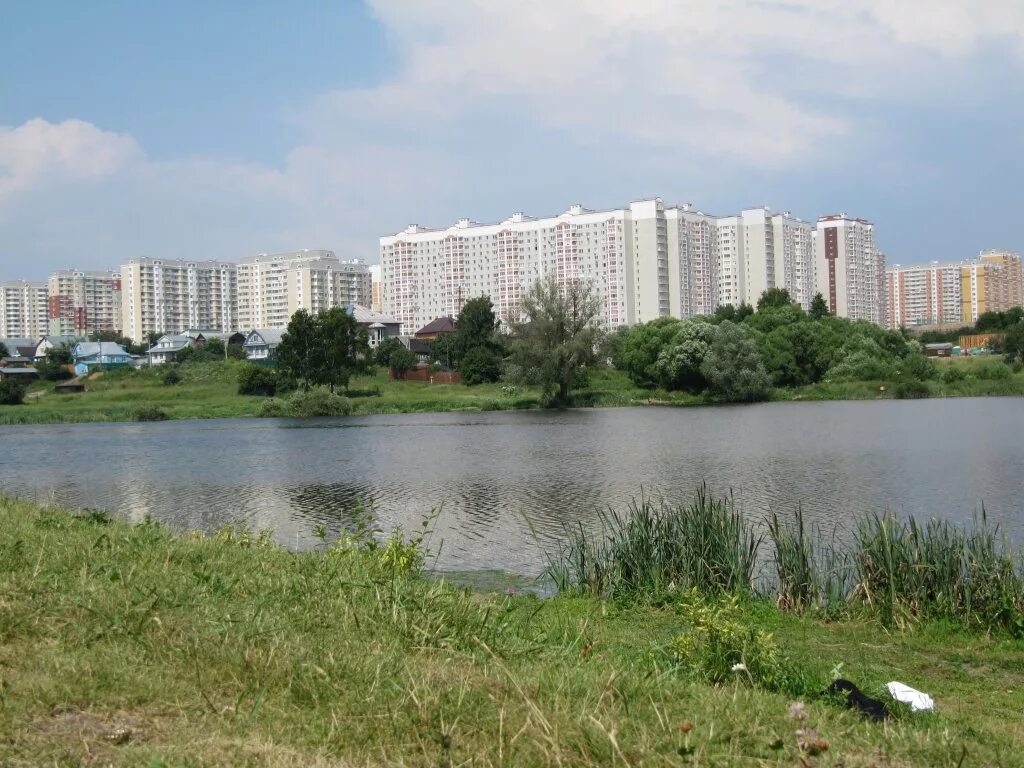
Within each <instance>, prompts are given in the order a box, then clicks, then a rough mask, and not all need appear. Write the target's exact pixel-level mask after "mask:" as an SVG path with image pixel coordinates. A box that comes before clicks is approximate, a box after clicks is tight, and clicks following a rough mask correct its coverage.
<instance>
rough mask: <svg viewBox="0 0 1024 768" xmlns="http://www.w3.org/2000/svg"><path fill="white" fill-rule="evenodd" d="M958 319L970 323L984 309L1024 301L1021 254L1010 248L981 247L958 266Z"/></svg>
mask: <svg viewBox="0 0 1024 768" xmlns="http://www.w3.org/2000/svg"><path fill="white" fill-rule="evenodd" d="M960 281H961V282H960V292H961V297H960V300H961V321H962V322H963V323H965V324H968V323H974V322H976V321H977V320H978V316H979V315H981V314H982V313H984V312H1005V311H1006V310H1007V309H1010V308H1011V307H1019V306H1022V305H1024V282H1022V276H1021V257H1020V255H1019V254H1017V253H1014V252H1012V251H999V250H994V251H982V252H981V253H980V254H979V255H978V258H977V259H975V260H973V261H970V262H966V263H964V264H962V265H961V267H960Z"/></svg>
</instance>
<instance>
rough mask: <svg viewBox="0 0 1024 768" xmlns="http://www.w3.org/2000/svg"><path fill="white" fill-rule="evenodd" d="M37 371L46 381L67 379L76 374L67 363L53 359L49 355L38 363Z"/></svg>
mask: <svg viewBox="0 0 1024 768" xmlns="http://www.w3.org/2000/svg"><path fill="white" fill-rule="evenodd" d="M36 373H38V374H39V378H41V379H45V380H46V381H67V380H68V379H70V378H72V377H73V376H74V374H73V373H72V372H71V371H70V370H68V367H67V365H66V364H63V363H60V362H58V361H57V360H54V359H51V358H50V357H49V356H48V357H44V358H43V359H42V360H40V361H39V362H37V363H36Z"/></svg>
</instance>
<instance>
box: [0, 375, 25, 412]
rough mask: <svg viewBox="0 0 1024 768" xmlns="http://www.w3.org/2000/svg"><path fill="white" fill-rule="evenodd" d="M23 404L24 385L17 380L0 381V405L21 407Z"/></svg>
mask: <svg viewBox="0 0 1024 768" xmlns="http://www.w3.org/2000/svg"><path fill="white" fill-rule="evenodd" d="M23 402H25V385H24V384H22V383H21V382H20V381H18V380H17V379H11V378H6V379H3V380H0V405H21V404H22V403H23Z"/></svg>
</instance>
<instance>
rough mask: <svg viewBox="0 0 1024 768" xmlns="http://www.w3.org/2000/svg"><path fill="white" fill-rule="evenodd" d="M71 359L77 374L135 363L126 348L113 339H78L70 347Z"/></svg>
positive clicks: (82, 374) (123, 366) (108, 369)
mask: <svg viewBox="0 0 1024 768" xmlns="http://www.w3.org/2000/svg"><path fill="white" fill-rule="evenodd" d="M71 359H72V360H73V361H74V364H75V373H76V374H78V375H79V376H84V375H85V374H88V373H92V372H93V371H110V370H114V369H115V368H126V367H129V366H132V365H134V364H135V358H133V357H132V356H131V354H130V353H129V352H128V350H126V349H125V348H124V347H122V346H121V345H120V344H117V343H115V342H113V341H80V342H78V343H77V344H75V346H74V347H73V348H72V349H71Z"/></svg>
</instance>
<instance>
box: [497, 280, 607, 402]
mask: <svg viewBox="0 0 1024 768" xmlns="http://www.w3.org/2000/svg"><path fill="white" fill-rule="evenodd" d="M523 310H524V314H525V316H526V319H525V321H524V322H522V323H517V324H515V325H514V326H513V329H512V355H511V372H512V377H513V378H514V379H517V380H519V381H522V382H523V383H527V384H535V385H539V386H540V387H541V388H542V390H543V393H544V397H545V399H546V400H547V402H548V403H549V404H550V405H555V406H566V405H569V404H570V402H571V397H570V396H571V392H572V388H573V387H574V386H576V385H577V384H578V383H579V382H580V381H581V380H582V377H583V376H584V374H585V372H586V371H587V369H589V368H590V367H592V366H594V365H595V364H596V362H597V350H598V348H599V346H600V343H601V340H602V337H603V331H602V329H601V303H600V301H599V299H598V297H597V295H596V294H595V293H594V292H593V290H592V288H591V286H590V285H589V284H587V283H570V284H568V285H564V286H563V285H559V283H558V281H557V280H556V279H555V278H554V277H550V276H549V277H548V278H546V279H544V280H538V281H537V282H536V283H534V284H533V286H532V287H531V288H530V290H529V291H528V292H527V294H526V296H524V297H523Z"/></svg>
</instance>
